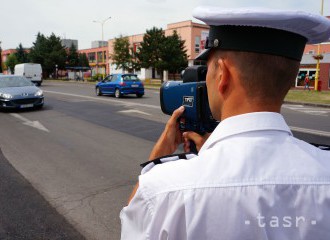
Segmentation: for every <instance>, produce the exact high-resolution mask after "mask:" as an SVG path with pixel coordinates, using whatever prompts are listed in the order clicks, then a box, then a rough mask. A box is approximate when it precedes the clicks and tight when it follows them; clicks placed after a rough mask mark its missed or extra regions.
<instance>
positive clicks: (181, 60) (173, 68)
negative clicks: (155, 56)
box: [161, 31, 188, 73]
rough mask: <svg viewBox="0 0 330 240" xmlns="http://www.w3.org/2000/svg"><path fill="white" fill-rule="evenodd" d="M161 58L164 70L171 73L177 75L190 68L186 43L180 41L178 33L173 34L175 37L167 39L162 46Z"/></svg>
mask: <svg viewBox="0 0 330 240" xmlns="http://www.w3.org/2000/svg"><path fill="white" fill-rule="evenodd" d="M161 58H162V62H163V69H164V70H168V71H169V72H170V73H177V72H179V71H181V70H183V69H185V68H186V67H187V66H188V60H187V58H188V56H187V50H186V49H185V41H184V40H181V39H180V37H179V35H178V34H177V32H176V31H174V32H173V35H171V36H168V37H166V40H165V43H164V45H163V46H162V51H161Z"/></svg>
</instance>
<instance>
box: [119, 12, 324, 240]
mask: <svg viewBox="0 0 330 240" xmlns="http://www.w3.org/2000/svg"><path fill="white" fill-rule="evenodd" d="M194 16H195V17H196V18H198V19H200V20H202V21H204V22H205V23H206V24H208V25H210V32H209V37H208V41H207V44H206V48H207V49H206V50H205V51H204V52H202V53H201V54H200V55H199V56H198V57H197V59H200V60H207V66H208V72H207V77H206V84H207V88H208V98H209V104H210V109H211V111H212V114H213V116H214V118H216V119H218V120H221V122H220V124H219V125H218V127H217V128H216V129H215V130H214V132H213V133H212V134H211V135H210V136H209V137H208V138H203V137H200V136H198V135H196V134H193V133H184V134H183V135H182V133H180V131H179V130H178V124H177V118H178V117H179V116H180V115H181V114H182V113H183V111H184V108H183V107H181V108H179V109H177V110H176V111H175V112H174V113H173V115H172V117H171V118H170V119H169V121H168V123H167V125H166V127H165V130H164V132H163V134H162V135H161V137H160V138H159V140H158V142H157V143H156V145H155V147H154V149H153V150H152V152H151V154H150V160H153V159H156V160H155V161H151V162H150V163H149V164H147V165H146V166H145V168H144V169H143V171H142V173H143V174H142V175H140V177H139V184H138V186H137V187H136V189H135V191H134V192H133V194H132V198H131V201H130V203H129V205H128V206H127V207H125V208H123V210H122V212H121V220H122V239H153V240H154V239H196V240H197V239H281V240H284V239H330V230H329V226H330V214H329V213H330V204H329V203H330V152H328V151H323V150H320V149H318V148H316V147H314V146H312V145H310V144H308V143H306V142H303V141H301V140H298V139H296V138H295V137H293V135H292V133H291V131H290V129H289V127H288V125H287V124H286V122H285V120H284V118H283V116H282V115H281V114H280V109H281V105H282V103H283V99H284V97H285V95H286V94H287V92H288V91H289V89H290V87H291V86H292V83H293V81H294V80H295V78H296V76H297V73H298V69H299V62H300V60H301V57H302V54H303V51H304V47H305V44H306V43H320V42H322V41H326V40H328V39H329V37H330V21H329V20H327V19H326V18H324V17H322V16H319V15H314V14H310V13H305V12H300V11H275V10H266V9H225V10H223V9H220V8H216V7H214V8H210V7H199V8H197V9H195V11H194ZM187 140H194V141H195V143H196V145H197V148H198V149H199V150H200V151H199V153H198V156H194V155H186V156H184V158H187V159H189V160H183V159H182V158H183V156H174V155H173V156H167V157H163V156H165V155H168V154H172V153H173V152H174V151H175V150H176V149H177V147H178V145H179V144H181V143H182V142H185V149H186V150H189V146H188V143H187ZM159 163H163V164H159Z"/></svg>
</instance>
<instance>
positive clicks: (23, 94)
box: [0, 75, 44, 109]
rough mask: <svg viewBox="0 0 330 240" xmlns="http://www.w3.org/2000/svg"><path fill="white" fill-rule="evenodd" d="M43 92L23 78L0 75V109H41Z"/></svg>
mask: <svg viewBox="0 0 330 240" xmlns="http://www.w3.org/2000/svg"><path fill="white" fill-rule="evenodd" d="M43 104H44V96H43V92H42V90H41V89H40V88H38V87H36V86H35V85H34V84H33V83H32V82H31V81H30V80H28V79H26V78H25V77H23V76H15V75H0V109H15V108H17V109H22V108H41V107H42V106H43Z"/></svg>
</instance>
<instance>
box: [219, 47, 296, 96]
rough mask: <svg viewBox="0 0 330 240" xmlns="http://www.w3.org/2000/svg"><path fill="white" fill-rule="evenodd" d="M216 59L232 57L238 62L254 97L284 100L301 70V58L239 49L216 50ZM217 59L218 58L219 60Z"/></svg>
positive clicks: (249, 94) (240, 72) (243, 83)
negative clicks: (298, 59)
mask: <svg viewBox="0 0 330 240" xmlns="http://www.w3.org/2000/svg"><path fill="white" fill-rule="evenodd" d="M215 56H216V59H219V58H224V59H226V58H230V60H231V61H232V62H233V63H234V64H235V65H236V67H237V70H238V74H239V77H240V80H241V84H242V86H243V88H244V89H245V90H246V93H247V96H248V97H249V98H250V99H254V100H262V101H268V102H272V101H274V100H279V101H283V99H284V97H285V95H286V94H287V93H288V91H289V90H290V88H291V87H292V86H293V84H294V81H295V79H296V77H297V74H298V71H299V65H300V63H299V61H297V60H292V59H289V58H286V57H281V56H275V55H269V54H261V53H253V52H239V51H223V50H216V51H215ZM216 62H217V61H216Z"/></svg>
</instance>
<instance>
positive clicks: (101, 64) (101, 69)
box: [78, 46, 110, 76]
mask: <svg viewBox="0 0 330 240" xmlns="http://www.w3.org/2000/svg"><path fill="white" fill-rule="evenodd" d="M78 52H79V53H85V54H86V55H87V58H88V61H89V66H90V67H91V69H92V70H91V71H92V72H91V74H92V76H95V75H103V76H104V75H107V74H109V73H110V71H109V51H108V47H107V46H106V47H97V48H89V49H82V50H79V51H78Z"/></svg>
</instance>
